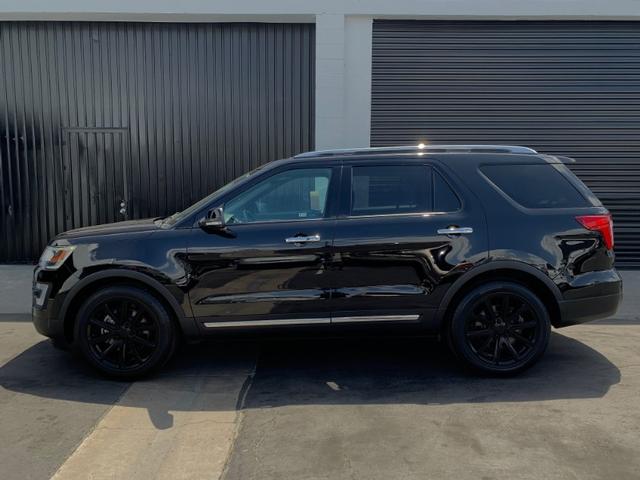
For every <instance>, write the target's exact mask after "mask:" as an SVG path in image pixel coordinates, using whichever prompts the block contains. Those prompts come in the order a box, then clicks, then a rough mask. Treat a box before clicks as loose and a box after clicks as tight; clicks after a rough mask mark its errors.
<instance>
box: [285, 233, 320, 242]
mask: <svg viewBox="0 0 640 480" xmlns="http://www.w3.org/2000/svg"><path fill="white" fill-rule="evenodd" d="M284 241H285V242H286V243H311V242H319V241H320V235H317V234H316V235H309V236H306V237H305V236H298V237H289V238H285V239H284Z"/></svg>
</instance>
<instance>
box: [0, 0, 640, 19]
mask: <svg viewBox="0 0 640 480" xmlns="http://www.w3.org/2000/svg"><path fill="white" fill-rule="evenodd" d="M320 14H341V15H370V16H373V17H375V18H460V19H463V18H505V19H507V18H558V17H562V18H566V19H571V18H575V19H593V18H610V19H619V20H624V19H632V18H639V17H640V4H639V2H638V0H607V1H604V0H109V1H104V0H1V1H0V19H5V20H9V19H14V20H17V19H22V20H24V19H40V20H45V19H47V20H58V19H65V20H73V19H76V20H78V19H85V20H96V19H98V17H97V16H98V15H104V17H105V18H104V19H111V20H116V19H118V20H162V19H164V20H168V21H176V20H177V18H176V16H178V15H184V16H188V17H190V18H189V19H182V21H189V20H191V21H198V20H200V21H207V22H208V21H212V20H213V19H214V17H215V16H222V17H225V16H235V17H242V16H246V17H254V16H256V15H274V16H278V17H281V16H291V15H295V16H302V17H305V16H306V17H307V18H308V20H309V21H313V17H314V16H315V15H320ZM134 16H136V17H137V18H134ZM221 20H223V21H227V19H224V18H223V19H221ZM239 20H242V18H239ZM273 21H278V20H277V18H276V19H273Z"/></svg>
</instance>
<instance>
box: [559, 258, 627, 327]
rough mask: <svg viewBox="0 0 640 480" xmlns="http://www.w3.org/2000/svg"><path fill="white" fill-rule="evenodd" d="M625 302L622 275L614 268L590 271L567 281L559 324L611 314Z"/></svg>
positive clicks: (562, 325) (573, 322)
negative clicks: (623, 300) (623, 299)
mask: <svg viewBox="0 0 640 480" xmlns="http://www.w3.org/2000/svg"><path fill="white" fill-rule="evenodd" d="M621 302H622V279H621V278H620V275H618V272H616V271H615V270H614V269H611V270H604V271H600V272H590V273H588V274H583V275H580V276H579V277H576V279H574V280H573V281H572V282H570V283H568V284H567V287H566V289H565V291H564V292H563V299H562V300H561V301H560V302H559V307H560V318H559V319H558V320H557V321H556V322H555V323H554V326H555V327H556V328H557V327H567V326H569V325H576V324H579V323H585V322H590V321H592V320H598V319H601V318H606V317H610V316H611V315H614V314H615V313H616V312H617V311H618V306H619V305H620V303H621Z"/></svg>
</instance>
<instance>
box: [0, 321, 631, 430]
mask: <svg viewBox="0 0 640 480" xmlns="http://www.w3.org/2000/svg"><path fill="white" fill-rule="evenodd" d="M256 359H257V367H256V366H255V361H256ZM202 378H207V379H213V380H215V382H214V383H210V384H208V385H209V386H208V387H203V382H202ZM619 381H620V371H619V370H618V368H617V367H616V366H615V365H614V364H613V363H611V362H610V361H609V360H608V359H607V358H606V357H605V356H603V355H602V354H600V353H599V352H597V351H596V350H594V349H592V348H591V347H589V346H587V345H585V344H584V343H582V342H580V341H578V340H575V339H573V338H570V337H566V336H564V335H562V334H558V333H553V335H552V338H551V342H550V345H549V349H548V350H547V353H546V355H545V356H544V358H543V359H542V360H541V361H540V362H539V363H538V364H537V365H535V366H534V367H533V368H531V369H529V370H527V371H526V372H524V373H522V374H520V375H518V376H515V377H511V378H502V379H501V378H491V377H478V376H475V375H473V374H470V373H468V372H466V371H464V370H463V369H461V368H460V367H459V366H458V364H457V363H456V362H455V360H454V359H453V358H452V356H451V354H450V353H448V351H447V350H446V348H445V347H443V346H442V345H441V344H439V343H438V342H435V341H433V340H427V339H420V338H418V339H416V338H411V339H402V338H371V339H358V340H356V339H353V338H351V339H348V338H347V339H344V338H343V339H322V340H319V339H318V340H308V339H305V340H288V341H260V342H256V341H252V342H239V341H236V342H226V343H221V342H211V343H205V344H201V345H197V346H189V347H188V348H185V349H183V351H181V352H179V354H178V355H177V358H176V359H175V360H174V361H173V362H172V363H171V364H169V365H168V366H166V367H165V369H164V370H163V372H162V373H161V374H159V375H156V376H155V377H152V378H150V379H148V380H143V381H139V382H136V383H135V385H136V386H140V385H142V386H145V385H147V386H150V387H153V388H154V389H155V391H157V392H162V391H163V390H166V391H169V390H171V391H175V390H176V389H178V390H179V389H195V390H194V391H198V390H197V389H202V388H205V389H206V391H207V393H208V394H212V393H216V391H215V390H216V389H218V390H220V391H224V390H225V389H226V388H227V385H231V384H232V383H233V382H236V385H237V382H241V383H242V388H238V391H239V392H240V393H239V395H238V398H239V399H240V400H238V398H235V399H234V401H233V402H230V401H229V399H228V396H224V395H222V396H220V399H219V400H217V398H218V397H217V396H216V395H208V396H207V397H206V398H207V401H205V402H196V403H185V404H184V405H178V406H177V407H176V405H175V404H172V405H171V406H167V407H162V402H160V403H158V401H157V400H156V401H154V402H148V401H147V400H146V399H148V397H145V396H137V397H136V396H133V397H132V398H128V399H126V398H127V397H128V396H124V397H121V394H122V392H123V391H125V390H126V388H127V387H128V386H129V385H130V384H129V383H126V382H118V381H112V380H107V379H104V378H101V377H99V376H98V375H97V374H96V373H95V372H94V371H93V370H91V369H90V368H89V367H88V366H87V365H86V364H85V363H84V362H83V361H81V359H79V358H76V357H74V356H73V355H71V354H67V353H64V352H60V351H57V350H55V349H54V348H53V347H52V346H51V345H50V343H49V342H48V341H43V342H40V343H38V344H36V345H34V346H32V347H31V348H29V349H27V350H26V351H24V352H23V353H21V354H20V355H18V356H16V357H15V358H13V359H12V360H10V361H9V362H8V363H6V364H5V365H4V366H3V367H2V368H0V385H2V387H4V388H5V389H7V390H10V391H14V392H19V393H24V394H29V395H36V396H39V397H45V398H51V399H57V400H67V401H73V402H91V403H105V404H114V403H115V402H117V401H118V399H119V398H120V402H123V401H124V402H126V404H127V406H132V407H137V408H146V409H147V410H148V412H149V417H150V419H151V421H152V423H153V424H154V426H155V427H156V428H158V429H165V428H170V427H171V426H172V421H171V419H172V416H171V414H170V412H169V410H173V411H175V410H176V409H179V408H182V409H185V410H190V411H192V410H207V411H208V410H211V411H224V410H235V409H238V408H270V407H278V406H285V405H309V404H318V405H338V404H383V403H384V404H452V403H486V402H529V401H539V400H552V399H575V398H599V397H602V396H604V395H605V394H606V393H607V391H608V390H609V388H610V387H611V386H612V385H615V384H616V383H618V382H619ZM225 382H227V383H225ZM125 399H126V400H125ZM241 400H242V404H240V401H241Z"/></svg>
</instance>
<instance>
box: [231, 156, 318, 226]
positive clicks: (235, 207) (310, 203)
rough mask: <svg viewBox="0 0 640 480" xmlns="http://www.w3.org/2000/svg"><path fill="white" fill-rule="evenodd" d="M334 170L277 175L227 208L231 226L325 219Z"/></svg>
mask: <svg viewBox="0 0 640 480" xmlns="http://www.w3.org/2000/svg"><path fill="white" fill-rule="evenodd" d="M330 181H331V168H301V169H293V170H288V171H286V172H281V173H277V174H275V175H272V176H271V177H269V178H266V179H265V180H263V181H261V182H259V183H257V184H256V185H254V186H253V187H251V188H249V189H248V190H246V191H245V192H242V193H241V194H240V195H238V196H237V197H235V198H233V199H231V200H229V201H228V202H227V203H226V204H225V206H224V219H225V222H226V223H228V224H238V223H254V222H273V221H289V220H306V219H313V218H323V217H324V215H325V210H326V205H327V193H328V191H329V183H330Z"/></svg>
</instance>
